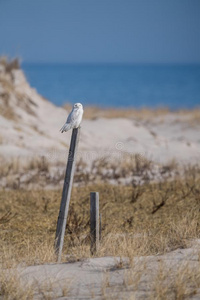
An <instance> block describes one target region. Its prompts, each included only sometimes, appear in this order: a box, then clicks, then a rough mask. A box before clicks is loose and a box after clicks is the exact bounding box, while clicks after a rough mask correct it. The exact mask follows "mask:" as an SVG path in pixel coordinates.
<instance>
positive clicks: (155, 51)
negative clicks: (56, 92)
mask: <svg viewBox="0 0 200 300" xmlns="http://www.w3.org/2000/svg"><path fill="white" fill-rule="evenodd" d="M0 37H1V38H0V54H7V55H9V56H11V57H13V56H16V55H18V56H20V57H21V58H22V60H23V61H25V62H70V63H79V62H80V63H86V62H91V63H103V62H104V63H105V62H109V63H114V62H119V63H200V0H34V1H31V0H0Z"/></svg>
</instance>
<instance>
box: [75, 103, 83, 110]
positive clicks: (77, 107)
mask: <svg viewBox="0 0 200 300" xmlns="http://www.w3.org/2000/svg"><path fill="white" fill-rule="evenodd" d="M73 108H74V109H80V108H82V109H83V105H82V104H81V103H75V104H74V106H73Z"/></svg>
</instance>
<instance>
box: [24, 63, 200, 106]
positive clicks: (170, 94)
mask: <svg viewBox="0 0 200 300" xmlns="http://www.w3.org/2000/svg"><path fill="white" fill-rule="evenodd" d="M22 69H23V70H24V72H25V74H26V76H27V78H28V81H29V82H30V84H31V86H32V87H34V88H36V90H37V91H38V92H39V93H40V94H41V95H42V96H44V97H45V98H47V99H48V100H50V101H52V102H53V103H54V104H56V105H58V106H62V105H64V104H65V103H74V102H81V103H83V105H94V106H99V107H119V108H120V107H133V108H141V107H149V108H158V107H169V108H170V109H172V110H176V109H182V108H186V109H189V108H195V107H199V106H200V65H117V64H116V65H115V64H113V65H87V64H80V65H72V64H22Z"/></svg>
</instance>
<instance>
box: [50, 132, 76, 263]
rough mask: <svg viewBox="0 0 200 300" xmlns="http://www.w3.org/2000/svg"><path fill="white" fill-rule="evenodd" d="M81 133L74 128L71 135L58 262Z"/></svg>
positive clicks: (58, 240) (61, 208) (62, 205)
mask: <svg viewBox="0 0 200 300" xmlns="http://www.w3.org/2000/svg"><path fill="white" fill-rule="evenodd" d="M79 135H80V128H74V129H73V131H72V136H71V143H70V149H69V154H68V161H67V167H66V173H65V180H64V185H63V192H62V199H61V203H60V212H59V216H58V221H57V228H56V239H55V251H56V254H57V258H58V262H60V260H61V256H62V249H63V243H64V236H65V228H66V224H67V215H68V211H69V203H70V197H71V190H72V183H73V178H74V171H75V163H76V153H77V148H78V141H79Z"/></svg>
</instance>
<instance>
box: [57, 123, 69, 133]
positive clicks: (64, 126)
mask: <svg viewBox="0 0 200 300" xmlns="http://www.w3.org/2000/svg"><path fill="white" fill-rule="evenodd" d="M70 129H71V124H69V123H66V124H65V125H63V127H62V128H61V129H60V131H61V133H63V132H64V131H68V130H70Z"/></svg>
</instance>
